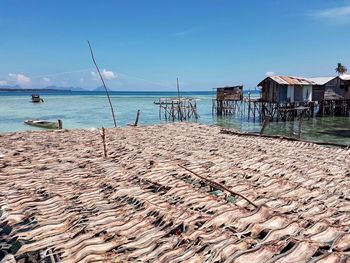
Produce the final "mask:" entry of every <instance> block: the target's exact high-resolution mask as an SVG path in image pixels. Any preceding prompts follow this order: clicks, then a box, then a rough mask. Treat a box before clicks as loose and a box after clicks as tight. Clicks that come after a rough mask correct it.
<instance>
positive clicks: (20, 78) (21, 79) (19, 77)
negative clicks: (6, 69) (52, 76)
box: [8, 73, 32, 86]
mask: <svg viewBox="0 0 350 263" xmlns="http://www.w3.org/2000/svg"><path fill="white" fill-rule="evenodd" d="M8 76H9V78H10V79H11V80H13V81H15V82H16V84H19V85H24V86H25V85H29V84H30V83H31V82H32V80H31V79H30V78H29V77H27V76H26V75H24V74H14V73H9V74H8Z"/></svg>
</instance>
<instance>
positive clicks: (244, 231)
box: [0, 123, 350, 262]
mask: <svg viewBox="0 0 350 263" xmlns="http://www.w3.org/2000/svg"><path fill="white" fill-rule="evenodd" d="M220 131H221V129H220V128H219V127H216V126H209V125H203V124H195V123H169V124H158V125H152V126H142V127H123V128H116V129H115V128H108V129H106V146H107V152H108V157H107V158H104V157H103V144H102V139H101V136H100V134H99V131H97V130H94V131H91V130H82V129H76V130H68V131H60V132H55V131H39V132H38V131H34V132H13V133H8V134H6V135H1V143H0V169H1V173H0V224H2V227H7V228H9V229H10V233H8V234H4V235H3V237H2V238H3V242H5V243H6V244H8V246H9V247H10V248H11V247H12V248H13V249H12V250H11V249H9V250H5V251H6V253H7V254H8V255H7V257H8V258H16V259H18V258H20V257H22V258H28V257H29V256H30V257H32V258H35V259H37V260H42V257H43V256H42V255H43V252H44V251H49V252H47V254H46V257H49V256H50V255H51V256H52V257H54V258H55V260H56V261H60V262H61V261H62V262H76V261H78V260H85V261H88V260H89V259H92V258H93V259H95V260H106V261H113V260H115V261H118V260H119V261H123V260H124V261H125V260H129V261H136V260H141V261H146V260H150V261H154V260H162V261H164V262H167V261H171V260H175V261H179V262H180V261H181V262H183V261H186V260H187V261H189V262H203V261H206V260H210V258H212V257H213V255H214V259H216V260H233V259H235V260H238V261H245V262H248V261H250V262H257V261H258V260H259V259H261V258H260V257H261V253H263V255H264V258H266V259H271V260H272V259H277V258H283V259H285V260H288V259H291V258H292V259H294V262H304V261H308V260H311V259H314V258H318V257H320V258H321V257H328V256H333V257H334V256H338V257H340V258H341V257H345V256H346V255H347V252H346V251H347V250H346V249H347V247H348V246H349V245H350V243H349V241H348V236H349V233H347V225H346V222H348V221H349V220H350V215H349V212H350V207H349V205H348V201H347V200H346V199H345V197H346V196H348V195H349V189H350V185H349V181H348V180H347V179H346V178H347V175H348V172H349V167H350V160H349V158H348V157H349V154H350V150H346V149H339V148H330V147H324V146H320V145H316V144H310V143H305V142H293V141H284V140H276V139H271V138H261V137H250V136H244V135H242V136H237V135H231V134H222V133H220ZM330 157H332V158H330ZM181 166H182V167H185V168H186V169H183V168H181ZM194 174H198V175H199V176H201V177H202V178H204V179H201V178H200V177H197V176H194ZM210 182H214V183H217V185H215V184H212V183H210ZM218 186H224V188H220V187H218ZM224 189H229V190H230V191H232V192H231V194H230V193H229V192H225V190H224ZM234 193H237V195H235V194H234ZM238 194H240V195H242V196H243V197H245V198H247V200H250V201H251V202H252V203H254V205H256V206H257V207H254V206H253V205H252V204H250V203H249V202H248V201H247V200H245V199H244V198H242V197H241V196H239V195H238ZM13 237H16V239H13ZM184 241H185V242H184ZM330 243H331V244H332V247H333V248H334V250H333V251H332V252H330V253H328V252H327V254H324V253H322V252H318V251H322V250H320V249H321V248H323V247H324V246H325V244H330ZM157 247H163V249H161V250H160V249H157ZM301 248H304V249H305V248H306V251H307V252H305V253H300V249H301ZM320 253H321V255H320ZM44 258H45V256H44Z"/></svg>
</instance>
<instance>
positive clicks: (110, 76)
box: [101, 69, 117, 79]
mask: <svg viewBox="0 0 350 263" xmlns="http://www.w3.org/2000/svg"><path fill="white" fill-rule="evenodd" d="M101 74H102V76H103V77H105V78H106V79H115V78H117V75H116V74H114V72H113V71H110V70H106V69H103V70H102V72H101Z"/></svg>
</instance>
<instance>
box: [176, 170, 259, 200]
mask: <svg viewBox="0 0 350 263" xmlns="http://www.w3.org/2000/svg"><path fill="white" fill-rule="evenodd" d="M178 166H180V167H181V168H182V169H185V170H186V171H188V172H190V173H191V174H193V175H195V176H197V177H199V178H201V179H203V180H205V181H207V182H209V183H210V184H211V186H213V187H216V188H218V189H220V190H221V191H227V192H229V193H230V194H232V195H237V196H240V197H242V198H243V199H244V200H246V201H247V202H248V203H250V204H251V205H253V206H254V207H258V206H257V205H256V204H255V203H254V202H252V201H250V200H249V199H248V198H247V197H245V196H244V195H241V194H240V193H237V192H234V191H232V190H230V189H228V188H227V187H226V186H224V185H222V184H219V183H217V182H214V181H212V180H210V179H208V178H206V177H204V176H202V175H199V174H197V173H195V172H194V171H191V170H190V169H188V168H187V167H185V166H183V165H181V164H178Z"/></svg>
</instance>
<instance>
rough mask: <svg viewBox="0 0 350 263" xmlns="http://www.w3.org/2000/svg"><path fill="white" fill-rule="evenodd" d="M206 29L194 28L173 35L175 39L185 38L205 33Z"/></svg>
mask: <svg viewBox="0 0 350 263" xmlns="http://www.w3.org/2000/svg"><path fill="white" fill-rule="evenodd" d="M204 30H205V28H204V27H192V28H188V29H186V30H182V31H179V32H176V33H174V34H173V37H183V36H187V35H192V34H195V33H199V32H202V31H204Z"/></svg>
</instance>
